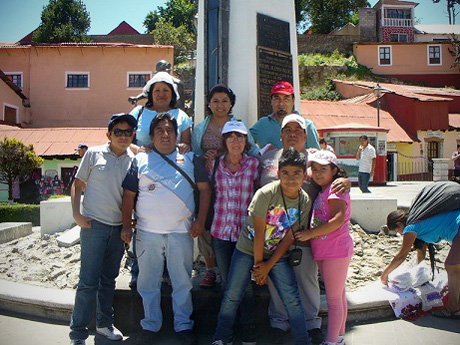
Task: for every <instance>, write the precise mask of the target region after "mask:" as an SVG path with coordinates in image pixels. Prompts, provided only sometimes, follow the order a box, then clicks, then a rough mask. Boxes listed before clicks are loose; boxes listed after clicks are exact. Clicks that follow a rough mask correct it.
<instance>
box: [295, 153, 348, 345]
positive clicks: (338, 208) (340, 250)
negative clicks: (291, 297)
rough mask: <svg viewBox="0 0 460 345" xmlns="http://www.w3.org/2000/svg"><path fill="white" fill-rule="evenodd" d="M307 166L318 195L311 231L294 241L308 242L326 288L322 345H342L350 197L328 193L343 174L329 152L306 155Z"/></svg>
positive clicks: (345, 306)
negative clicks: (326, 317)
mask: <svg viewBox="0 0 460 345" xmlns="http://www.w3.org/2000/svg"><path fill="white" fill-rule="evenodd" d="M308 166H309V167H311V172H312V178H313V180H314V181H315V182H316V183H317V184H318V185H319V186H320V187H321V191H320V192H319V194H318V196H317V197H316V199H315V202H314V204H313V214H312V218H311V229H306V230H303V231H301V232H299V233H298V234H299V237H298V239H300V240H301V241H308V240H310V243H311V250H312V254H313V259H315V260H316V261H317V263H318V267H319V270H320V272H321V276H322V277H323V280H324V285H325V288H326V300H327V306H328V324H327V336H326V341H325V342H324V343H323V344H325V345H331V344H344V339H343V335H344V334H345V323H346V320H347V300H346V298H345V281H346V279H347V271H348V266H349V264H350V261H351V256H352V255H353V240H352V238H351V236H350V233H349V230H348V223H349V221H350V213H351V206H350V194H349V193H344V194H336V193H333V192H331V184H332V182H333V181H334V180H335V179H336V178H338V177H344V175H346V174H345V172H344V171H343V170H342V169H340V168H339V167H338V165H337V157H336V156H335V155H334V154H333V153H332V152H330V151H317V152H315V153H313V154H310V155H309V157H308Z"/></svg>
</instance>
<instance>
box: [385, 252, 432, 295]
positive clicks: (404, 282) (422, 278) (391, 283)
mask: <svg viewBox="0 0 460 345" xmlns="http://www.w3.org/2000/svg"><path fill="white" fill-rule="evenodd" d="M430 279H431V272H430V268H429V267H428V265H427V264H426V263H425V261H422V262H420V263H419V264H417V257H414V258H413V259H412V260H411V261H409V262H407V263H403V264H401V265H400V266H399V267H398V268H396V269H395V270H394V271H393V272H391V273H390V274H389V276H388V287H389V288H390V290H392V291H395V292H402V291H407V290H409V289H410V288H414V287H417V286H420V285H423V284H425V283H426V282H428V281H429V280H430Z"/></svg>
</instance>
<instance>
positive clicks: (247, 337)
mask: <svg viewBox="0 0 460 345" xmlns="http://www.w3.org/2000/svg"><path fill="white" fill-rule="evenodd" d="M241 343H242V345H256V344H257V343H256V325H253V324H250V325H243V326H242V332H241Z"/></svg>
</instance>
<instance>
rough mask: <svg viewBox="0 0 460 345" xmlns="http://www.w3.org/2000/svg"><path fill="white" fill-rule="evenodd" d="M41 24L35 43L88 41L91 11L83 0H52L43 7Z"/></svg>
mask: <svg viewBox="0 0 460 345" xmlns="http://www.w3.org/2000/svg"><path fill="white" fill-rule="evenodd" d="M41 20H42V21H41V24H40V26H39V27H38V29H37V30H35V32H34V34H33V37H32V42H33V43H61V42H87V41H89V39H88V36H86V34H87V32H88V30H89V29H90V26H91V19H90V17H89V12H88V11H86V7H85V5H84V4H83V2H82V1H81V0H50V2H49V4H48V5H47V6H45V7H43V11H42V15H41Z"/></svg>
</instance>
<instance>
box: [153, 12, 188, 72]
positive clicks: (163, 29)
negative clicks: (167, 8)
mask: <svg viewBox="0 0 460 345" xmlns="http://www.w3.org/2000/svg"><path fill="white" fill-rule="evenodd" d="M152 35H153V39H154V42H155V43H156V44H163V45H171V46H174V60H175V63H177V62H180V60H181V59H183V58H185V57H186V56H188V55H189V52H190V51H191V50H193V49H194V47H195V36H194V35H193V34H191V33H190V32H188V31H187V28H186V26H185V25H180V26H179V27H175V26H174V24H173V23H172V22H170V21H167V20H166V19H164V18H160V19H159V20H158V22H157V24H156V29H155V30H153V31H152Z"/></svg>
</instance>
